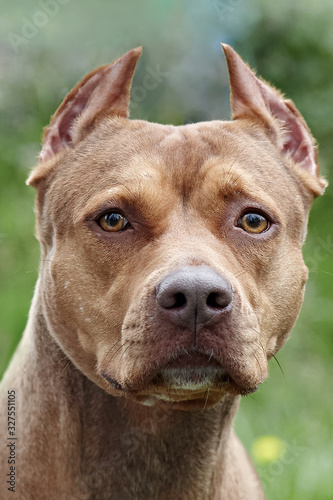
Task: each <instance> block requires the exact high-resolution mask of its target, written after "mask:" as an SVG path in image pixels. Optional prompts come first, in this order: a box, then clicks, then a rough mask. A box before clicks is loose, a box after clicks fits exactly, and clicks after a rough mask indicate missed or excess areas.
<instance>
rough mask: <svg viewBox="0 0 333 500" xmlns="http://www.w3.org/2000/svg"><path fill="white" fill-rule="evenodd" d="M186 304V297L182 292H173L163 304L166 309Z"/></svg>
mask: <svg viewBox="0 0 333 500" xmlns="http://www.w3.org/2000/svg"><path fill="white" fill-rule="evenodd" d="M185 305H186V297H185V295H184V294H183V293H181V292H179V293H175V294H174V295H173V296H171V297H170V298H169V300H168V304H165V305H164V307H165V308H166V309H176V308H178V307H183V306H185Z"/></svg>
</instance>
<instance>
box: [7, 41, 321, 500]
mask: <svg viewBox="0 0 333 500" xmlns="http://www.w3.org/2000/svg"><path fill="white" fill-rule="evenodd" d="M224 50H225V53H226V58H227V61H228V66H229V71H230V79H231V90H232V108H233V113H234V119H233V120H232V121H229V122H223V121H213V122H207V123H198V124H191V125H186V126H180V127H174V126H171V125H160V124H155V123H148V122H145V121H139V120H129V119H128V118H127V108H128V101H129V89H130V83H131V79H132V75H133V71H134V67H135V64H136V62H137V59H138V57H139V55H140V53H141V50H140V49H134V50H133V51H131V52H129V53H128V54H126V55H125V56H123V58H120V59H119V60H117V61H116V62H115V63H113V64H112V65H109V66H104V67H102V68H99V69H97V70H95V71H94V72H93V73H91V74H90V75H88V76H87V77H86V78H85V79H84V80H83V81H82V82H80V83H79V84H78V85H77V86H76V87H75V89H74V90H73V91H72V92H71V93H70V94H69V96H67V98H66V99H65V101H64V102H63V104H62V105H61V106H60V108H59V109H58V111H57V112H56V113H55V115H54V116H53V118H52V120H51V123H50V126H49V127H48V128H47V129H46V131H45V133H44V138H43V141H44V143H43V150H42V154H41V162H40V164H39V165H38V166H37V167H36V169H35V170H34V171H33V173H32V174H31V176H30V179H29V183H30V184H31V185H33V186H34V187H36V188H37V204H36V211H37V235H38V238H39V240H40V243H41V252H42V256H41V265H40V275H39V279H38V283H37V286H36V291H35V296H34V300H33V303H32V307H31V311H30V315H29V321H28V324H27V328H26V330H25V333H24V336H23V338H22V341H21V343H20V345H19V347H18V349H17V352H16V354H15V356H14V358H13V360H12V362H11V364H10V367H9V368H8V370H7V372H6V374H5V376H4V378H3V380H2V383H1V405H0V408H1V410H0V412H1V414H0V432H1V448H0V471H1V474H0V492H1V498H2V499H4V500H6V499H7V498H12V492H10V491H8V487H9V483H7V482H6V473H7V471H8V463H7V455H8V453H7V448H6V447H5V446H4V443H6V439H7V435H6V433H5V429H6V428H7V411H6V410H7V391H9V390H11V389H15V391H16V395H17V404H18V407H17V435H18V437H19V439H18V441H17V463H16V470H17V477H16V484H15V488H16V494H15V495H14V496H15V498H17V499H19V500H45V498H48V499H54V500H93V499H98V500H110V499H112V500H132V499H138V500H144V499H151V500H155V499H156V498H159V499H160V500H169V499H170V498H175V499H177V500H221V499H223V500H260V499H263V498H264V493H263V490H262V487H261V485H260V482H259V479H258V476H257V475H256V472H255V470H254V468H253V466H252V464H251V462H250V460H249V458H248V456H247V454H246V452H245V450H244V448H243V447H242V445H241V444H240V442H239V441H238V439H237V438H236V436H235V434H234V432H233V430H232V424H233V419H234V417H235V414H236V411H237V408H238V405H239V400H240V397H241V395H243V394H248V393H250V392H253V391H255V390H256V389H257V388H258V386H259V385H260V384H261V383H262V382H263V381H264V380H265V378H266V377H267V372H268V361H269V359H270V358H271V357H272V356H273V355H275V354H276V353H277V351H278V350H279V349H280V348H281V346H282V345H283V344H284V343H285V342H286V340H287V337H288V335H289V332H290V330H291V329H292V327H293V325H294V323H295V321H296V318H297V315H298V312H299V309H300V307H301V303H302V300H303V293H304V287H305V283H306V280H307V269H306V267H305V265H304V262H303V259H302V252H301V248H302V244H303V242H304V239H305V235H306V224H307V217H308V212H309V209H310V206H311V203H312V201H313V198H314V196H317V195H319V194H321V193H322V192H323V190H324V187H325V181H323V179H321V178H320V177H319V174H318V168H317V165H316V164H315V159H316V153H315V148H314V146H313V139H312V137H311V135H310V132H309V130H308V128H307V127H306V125H305V122H304V120H303V118H302V117H301V116H300V115H299V113H298V111H297V110H296V108H294V105H293V104H291V103H290V101H284V100H283V97H282V96H281V94H279V93H277V92H276V91H275V90H274V89H273V88H272V87H270V86H268V84H266V83H264V82H263V81H261V80H258V79H257V78H256V77H255V75H254V73H252V72H251V70H250V69H249V67H248V66H246V65H245V64H244V63H243V62H242V60H241V59H240V57H239V56H238V55H237V54H236V53H235V52H234V51H233V50H232V49H231V48H230V47H228V46H224ZM87 82H88V83H89V82H90V84H91V82H94V84H93V85H92V84H91V85H90V84H89V85H90V87H89V88H88V87H87ZM249 88H250V89H251V92H249V90H248V89H249ZM290 110H291V111H290ZM112 210H113V211H116V212H119V213H121V214H122V215H124V216H126V218H127V219H128V220H129V222H130V224H131V226H130V229H128V230H126V231H125V230H124V231H122V232H119V233H107V232H105V231H103V229H102V228H101V226H100V225H99V223H98V220H99V217H100V215H101V214H103V213H105V212H107V211H112ZM249 210H250V211H252V212H253V211H254V212H256V211H257V212H259V213H264V214H266V216H267V218H268V219H269V221H270V226H269V229H268V230H267V231H265V232H263V233H260V234H255V235H253V234H248V233H246V232H245V231H244V230H243V229H242V227H240V226H239V219H240V216H241V214H242V213H244V211H245V212H246V211H249ZM207 268H208V269H210V270H212V272H214V273H216V275H218V276H223V277H224V278H223V279H224V280H226V281H227V282H228V283H230V286H231V287H232V297H233V298H232V303H231V307H230V309H228V310H225V311H224V310H223V311H220V312H221V314H220V316H218V320H216V321H215V320H214V321H209V322H207V323H205V324H202V325H197V326H196V327H194V329H193V328H191V327H189V326H188V325H184V327H181V326H179V324H178V323H174V322H172V321H171V320H170V316H169V312H168V311H167V310H165V309H163V310H162V309H161V307H159V305H158V304H157V298H156V297H157V295H158V292H157V290H158V287H159V286H160V284H161V283H163V280H165V277H168V276H170V275H172V273H174V272H178V270H182V269H190V270H193V269H194V270H195V272H196V271H197V270H198V269H207ZM196 356H197V357H198V359H199V360H200V363H202V366H201V364H200V363H199V362H197V365H195V368H194V369H191V368H188V369H189V370H190V379H189V378H188V377H189V376H188V375H186V376H185V375H184V374H185V372H186V366H187V365H186V364H189V365H190V363H194V362H195V359H197V358H196ZM191 359H192V361H191ZM184 360H185V361H184ZM184 362H185V368H184ZM173 363H182V365H181V366H182V367H183V368H180V369H178V368H177V370H178V372H177V373H178V374H180V375H179V376H180V377H183V379H182V385H181V386H179V385H178V386H177V385H175V382H170V383H165V381H164V382H163V377H162V378H161V373H163V369H165V367H170V366H174V365H173ZM198 363H199V365H198ZM212 363H214V366H218V367H220V369H221V370H222V369H223V370H224V371H225V373H227V377H226V378H224V379H221V380H220V381H219V383H217V382H216V381H215V382H214V383H210V382H208V378H207V383H206V382H205V384H206V385H205V384H203V385H200V384H199V385H197V386H195V387H196V388H193V387H194V385H193V380H192V379H191V377H192V378H193V377H194V378H195V374H196V373H197V371H200V370H201V371H202V373H204V377H206V374H207V373H208V370H209V367H210V366H212ZM177 366H178V365H177ZM161 370H162V371H161ZM191 370H192V371H191ZM168 373H171V375H169V376H170V377H171V379H170V380H172V376H173V375H172V373H173V372H168ZM186 377H187V378H186ZM161 380H162V382H161ZM205 380H206V379H205ZM191 383H192V385H191ZM189 387H190V388H189ZM258 411H259V409H258Z"/></svg>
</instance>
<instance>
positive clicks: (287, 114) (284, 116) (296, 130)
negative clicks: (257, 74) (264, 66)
mask: <svg viewBox="0 0 333 500" xmlns="http://www.w3.org/2000/svg"><path fill="white" fill-rule="evenodd" d="M260 83H261V82H260ZM266 96H267V94H266ZM266 96H265V97H266ZM270 97H271V96H270ZM266 104H267V106H268V108H269V109H270V111H271V113H272V115H273V116H275V117H277V118H278V119H279V120H280V121H281V123H282V127H283V129H284V136H283V153H285V154H286V153H290V155H291V156H292V158H293V160H294V161H295V162H296V163H298V164H299V165H300V166H301V167H302V168H303V169H304V170H307V171H308V172H309V173H310V174H312V175H314V176H316V175H317V164H316V158H315V149H314V146H313V143H312V138H311V135H310V133H309V132H308V130H307V128H306V126H305V124H304V122H303V118H302V117H301V116H300V115H299V114H298V112H297V111H296V109H295V108H294V106H293V104H292V103H291V102H289V101H282V100H280V99H279V98H277V96H275V95H274V96H273V99H272V98H268V100H266ZM296 113H297V114H296Z"/></svg>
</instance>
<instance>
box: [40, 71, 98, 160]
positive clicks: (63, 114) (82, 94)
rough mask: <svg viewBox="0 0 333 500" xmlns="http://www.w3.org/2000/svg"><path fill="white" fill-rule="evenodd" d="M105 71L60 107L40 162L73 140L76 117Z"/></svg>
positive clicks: (48, 130)
mask: <svg viewBox="0 0 333 500" xmlns="http://www.w3.org/2000/svg"><path fill="white" fill-rule="evenodd" d="M103 75H104V71H101V72H100V73H97V74H95V75H93V76H92V77H91V78H89V80H87V81H86V82H85V83H84V84H83V85H82V87H81V88H79V89H78V91H77V92H76V93H75V94H74V96H73V97H72V98H69V99H68V100H66V101H65V102H64V105H63V109H61V108H60V109H59V111H58V112H57V113H56V115H55V116H54V118H53V119H52V120H51V123H50V125H49V127H48V128H47V132H46V136H45V139H44V144H43V148H42V151H41V153H40V162H43V161H46V160H49V159H50V158H52V156H54V155H55V154H57V153H59V151H61V149H63V148H64V147H65V146H66V144H69V143H70V142H71V141H72V127H73V124H74V121H75V119H76V118H77V117H78V116H80V115H81V113H82V112H83V110H84V109H85V107H86V106H87V102H88V100H89V98H90V96H91V94H92V92H93V90H94V88H95V87H96V85H97V84H98V83H99V81H100V80H101V79H102V77H103Z"/></svg>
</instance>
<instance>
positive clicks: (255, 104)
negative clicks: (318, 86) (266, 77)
mask: <svg viewBox="0 0 333 500" xmlns="http://www.w3.org/2000/svg"><path fill="white" fill-rule="evenodd" d="M222 47H223V51H224V54H225V57H226V60H227V64H228V70H229V78H230V90H231V110H232V117H233V119H234V120H237V119H238V118H250V119H252V120H253V119H255V120H259V121H260V122H261V124H264V126H265V128H266V131H267V133H268V135H269V136H270V137H271V139H272V140H273V141H274V142H275V143H276V144H277V146H278V147H279V149H280V152H281V153H282V154H286V155H289V156H290V157H291V158H292V160H293V161H294V163H295V164H297V165H299V166H300V167H301V169H302V171H304V172H307V173H309V174H310V175H311V176H312V178H313V180H315V182H314V183H313V182H311V188H312V189H311V190H312V191H313V192H314V194H315V195H319V194H322V192H323V191H324V188H325V187H326V181H325V180H324V179H322V178H321V177H320V176H319V167H318V165H317V148H316V146H315V145H314V142H315V141H314V139H313V137H312V135H311V132H310V130H309V128H308V127H307V125H306V123H305V120H304V119H303V117H302V116H301V114H300V113H299V111H298V110H297V109H296V107H295V105H294V103H293V102H292V101H291V100H286V99H284V98H283V96H282V95H281V94H280V93H279V92H278V91H277V90H276V89H274V88H273V87H272V86H271V85H269V84H268V83H266V82H265V81H263V80H262V79H259V78H257V77H256V75H255V73H254V72H253V71H252V70H251V69H250V67H249V66H248V65H247V64H245V63H244V61H243V60H242V59H241V57H240V56H239V55H238V54H237V52H235V51H234V50H233V49H232V48H231V47H230V46H229V45H227V44H222Z"/></svg>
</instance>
